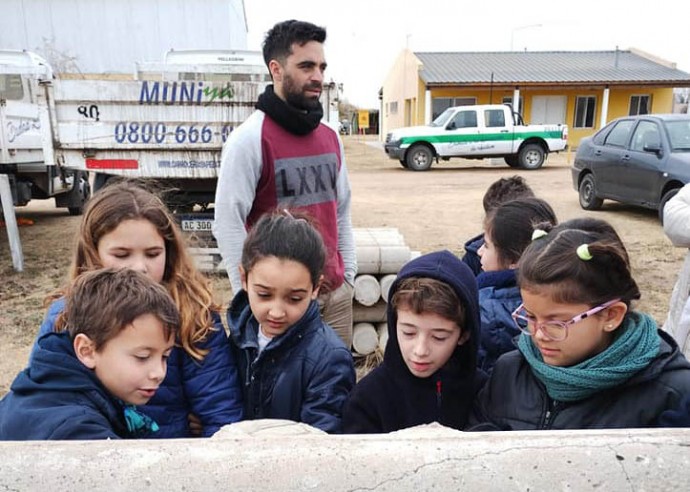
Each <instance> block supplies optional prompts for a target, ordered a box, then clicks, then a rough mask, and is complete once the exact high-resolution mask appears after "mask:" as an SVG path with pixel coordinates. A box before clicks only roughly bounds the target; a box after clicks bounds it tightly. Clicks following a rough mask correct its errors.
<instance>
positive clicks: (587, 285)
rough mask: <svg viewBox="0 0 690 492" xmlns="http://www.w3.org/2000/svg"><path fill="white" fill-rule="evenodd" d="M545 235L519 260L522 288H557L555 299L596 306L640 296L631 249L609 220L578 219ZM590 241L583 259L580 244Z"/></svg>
mask: <svg viewBox="0 0 690 492" xmlns="http://www.w3.org/2000/svg"><path fill="white" fill-rule="evenodd" d="M542 228H543V229H544V230H545V231H546V232H547V235H546V236H543V237H541V238H539V239H535V240H534V241H532V242H531V244H530V245H529V246H528V247H527V249H526V250H525V252H524V253H523V255H522V258H521V259H520V263H519V264H518V282H519V284H520V288H524V289H527V290H539V289H540V288H543V287H557V289H554V290H553V291H552V292H551V291H550V294H551V295H552V296H553V299H554V300H555V301H556V302H562V303H565V304H587V305H590V306H596V305H598V304H602V303H604V302H607V301H610V300H612V299H616V298H619V299H621V300H622V301H623V302H624V303H625V304H626V305H627V306H628V307H630V302H631V301H632V300H633V299H639V298H640V289H639V288H638V286H637V283H636V282H635V280H634V279H633V278H632V274H631V271H630V262H629V259H628V252H627V250H626V249H625V246H624V245H623V242H622V241H621V240H620V237H619V236H618V234H617V233H616V231H615V229H614V228H613V227H611V226H610V225H609V224H608V223H606V222H604V221H600V220H596V219H575V220H571V221H567V222H564V223H563V224H561V225H559V226H556V227H554V228H550V227H549V226H548V225H546V224H545V225H544V226H543V227H542ZM583 244H586V245H587V249H588V252H589V254H590V255H591V257H592V258H591V259H589V260H585V259H582V258H581V257H580V256H579V255H578V252H577V248H578V247H580V246H581V245H583Z"/></svg>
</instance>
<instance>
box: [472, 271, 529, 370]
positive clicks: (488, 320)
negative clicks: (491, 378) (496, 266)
mask: <svg viewBox="0 0 690 492" xmlns="http://www.w3.org/2000/svg"><path fill="white" fill-rule="evenodd" d="M477 284H478V286H479V312H480V314H481V318H482V328H481V336H480V343H479V355H478V358H477V361H478V367H479V368H481V369H483V370H484V371H485V372H486V373H491V371H492V370H493V368H494V364H495V363H496V359H498V358H499V357H500V356H501V355H503V354H505V353H506V352H510V351H511V350H515V349H516V346H515V343H513V339H514V338H515V337H516V336H517V335H519V334H520V330H518V328H517V326H515V323H514V322H513V319H512V318H511V316H510V315H511V314H512V312H513V311H514V310H515V309H517V307H518V306H519V305H520V303H521V302H522V297H521V296H520V289H519V287H518V286H517V279H516V278H515V270H500V271H497V272H482V273H480V274H479V276H478V277H477Z"/></svg>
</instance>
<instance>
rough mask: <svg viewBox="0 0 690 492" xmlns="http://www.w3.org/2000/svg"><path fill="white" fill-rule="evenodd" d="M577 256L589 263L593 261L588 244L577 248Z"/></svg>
mask: <svg viewBox="0 0 690 492" xmlns="http://www.w3.org/2000/svg"><path fill="white" fill-rule="evenodd" d="M577 256H578V258H580V259H581V260H583V261H589V260H591V259H592V253H590V252H589V246H587V244H581V245H579V246H578V247H577Z"/></svg>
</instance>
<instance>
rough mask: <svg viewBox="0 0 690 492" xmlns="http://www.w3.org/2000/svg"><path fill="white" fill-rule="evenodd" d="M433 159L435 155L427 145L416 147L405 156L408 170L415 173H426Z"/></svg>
mask: <svg viewBox="0 0 690 492" xmlns="http://www.w3.org/2000/svg"><path fill="white" fill-rule="evenodd" d="M433 159H434V154H433V153H432V152H431V150H430V149H429V147H427V146H426V145H414V146H412V147H411V148H410V150H408V151H407V155H405V162H407V168H408V169H412V170H413V171H426V170H427V169H429V168H430V167H431V163H432V161H433Z"/></svg>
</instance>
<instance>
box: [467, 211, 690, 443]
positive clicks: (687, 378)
mask: <svg viewBox="0 0 690 492" xmlns="http://www.w3.org/2000/svg"><path fill="white" fill-rule="evenodd" d="M533 237H534V239H533V240H532V242H531V244H530V245H529V246H528V248H527V249H526V250H525V252H524V253H523V255H522V257H521V258H520V261H519V263H518V284H519V286H520V292H521V294H522V300H523V303H522V304H521V305H520V306H519V307H518V308H517V309H516V310H515V311H514V312H513V319H514V320H515V325H516V327H517V328H518V329H519V330H520V331H521V332H522V334H521V335H520V338H519V341H518V350H516V351H513V352H510V353H508V354H506V355H504V356H503V357H501V358H500V359H499V360H498V362H497V363H496V365H495V367H494V370H493V373H492V374H491V378H490V380H489V381H488V382H487V385H486V386H485V387H484V389H483V390H482V391H481V393H480V394H479V395H478V397H477V401H476V402H475V407H474V410H473V415H472V416H471V418H470V422H469V426H468V429H469V430H532V429H591V428H634V427H652V426H654V425H656V424H657V419H658V417H659V416H660V414H661V413H662V412H664V411H665V410H668V409H671V408H675V407H676V406H677V405H678V404H679V402H680V400H681V399H682V397H683V395H684V394H688V393H689V392H690V363H688V361H687V360H686V359H685V357H684V356H683V355H682V354H681V353H680V351H679V350H678V346H677V345H676V343H675V342H674V341H673V339H672V338H671V337H670V336H668V335H667V334H666V333H664V332H661V331H659V330H658V329H657V325H656V322H655V321H654V320H653V319H652V318H651V317H650V316H649V315H647V314H644V313H641V312H637V311H634V310H633V309H632V308H631V302H632V301H633V300H635V299H639V297H640V291H639V289H638V287H637V284H636V282H635V280H634V279H633V278H632V275H631V273H630V262H629V259H628V253H627V251H626V249H625V246H624V245H623V243H622V241H621V240H620V238H619V237H618V234H617V233H616V232H615V230H614V229H613V228H612V227H611V226H610V225H609V224H607V223H606V222H604V221H601V220H595V219H576V220H573V221H568V222H565V223H563V224H561V225H559V226H557V227H554V228H550V227H549V226H548V225H546V226H545V227H544V228H543V230H537V231H536V232H535V234H534V235H533Z"/></svg>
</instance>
